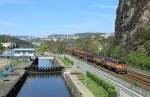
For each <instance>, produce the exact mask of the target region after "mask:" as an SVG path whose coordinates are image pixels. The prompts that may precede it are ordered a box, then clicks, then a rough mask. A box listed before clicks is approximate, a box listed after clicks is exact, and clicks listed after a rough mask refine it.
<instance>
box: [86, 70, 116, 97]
mask: <svg viewBox="0 0 150 97" xmlns="http://www.w3.org/2000/svg"><path fill="white" fill-rule="evenodd" d="M87 76H88V77H90V78H91V79H92V80H94V81H95V82H96V83H97V84H98V85H99V86H102V87H103V88H104V89H105V90H106V91H107V92H108V94H109V97H117V92H116V91H115V88H114V87H113V86H112V85H110V84H109V83H107V82H105V81H104V80H102V79H100V78H99V77H97V76H96V75H94V74H92V73H91V72H87Z"/></svg>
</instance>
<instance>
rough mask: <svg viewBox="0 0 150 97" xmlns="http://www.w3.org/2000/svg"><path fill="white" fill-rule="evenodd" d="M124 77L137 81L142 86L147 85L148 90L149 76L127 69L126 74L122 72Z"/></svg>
mask: <svg viewBox="0 0 150 97" xmlns="http://www.w3.org/2000/svg"><path fill="white" fill-rule="evenodd" d="M123 75H124V76H125V77H127V78H129V79H131V80H134V81H137V82H138V83H140V84H141V85H143V86H144V87H147V88H148V89H149V90H150V77H148V76H145V75H144V74H141V73H138V72H135V71H131V70H129V71H128V73H127V74H123Z"/></svg>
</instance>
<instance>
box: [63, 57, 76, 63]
mask: <svg viewBox="0 0 150 97" xmlns="http://www.w3.org/2000/svg"><path fill="white" fill-rule="evenodd" d="M64 60H66V61H68V63H70V64H71V65H73V64H74V62H73V61H71V60H70V59H68V58H67V57H65V56H64Z"/></svg>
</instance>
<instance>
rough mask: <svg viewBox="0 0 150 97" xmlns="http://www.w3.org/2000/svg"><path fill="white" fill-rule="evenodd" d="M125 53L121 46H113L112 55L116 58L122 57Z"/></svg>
mask: <svg viewBox="0 0 150 97" xmlns="http://www.w3.org/2000/svg"><path fill="white" fill-rule="evenodd" d="M122 55H123V49H122V48H121V47H120V46H116V47H114V48H112V51H111V56H112V57H114V58H120V57H121V56H122Z"/></svg>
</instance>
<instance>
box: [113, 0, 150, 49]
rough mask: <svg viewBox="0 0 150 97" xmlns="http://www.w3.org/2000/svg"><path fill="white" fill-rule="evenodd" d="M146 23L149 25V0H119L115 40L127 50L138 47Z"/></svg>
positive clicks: (141, 40)
mask: <svg viewBox="0 0 150 97" xmlns="http://www.w3.org/2000/svg"><path fill="white" fill-rule="evenodd" d="M146 25H150V0H119V6H118V9H117V18H116V24H115V40H116V42H119V43H120V44H121V45H122V47H123V48H125V50H128V51H129V50H136V49H139V46H140V45H142V44H143V43H144V37H145V36H144V33H145V26H146Z"/></svg>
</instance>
